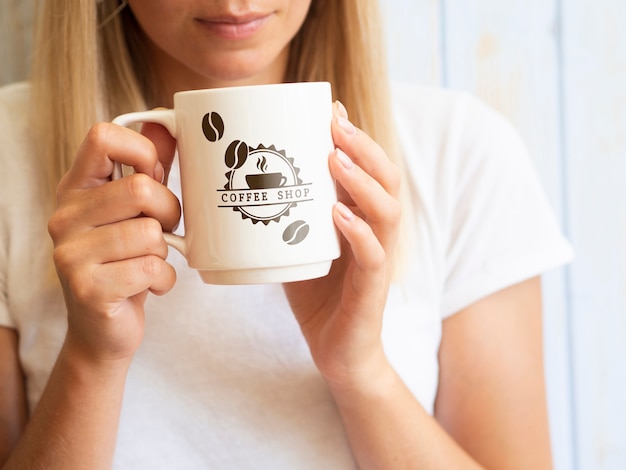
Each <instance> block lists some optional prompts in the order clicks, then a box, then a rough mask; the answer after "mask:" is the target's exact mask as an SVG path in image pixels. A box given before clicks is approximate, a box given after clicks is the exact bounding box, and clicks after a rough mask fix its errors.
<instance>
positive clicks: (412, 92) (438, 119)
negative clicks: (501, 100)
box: [392, 84, 524, 156]
mask: <svg viewBox="0 0 626 470" xmlns="http://www.w3.org/2000/svg"><path fill="white" fill-rule="evenodd" d="M392 106H393V111H394V118H395V120H396V125H397V127H398V130H399V132H400V133H401V134H402V135H403V137H404V138H412V139H413V140H415V141H416V142H415V144H417V145H418V146H422V147H423V146H430V147H433V146H442V145H445V146H446V147H448V148H450V146H452V148H453V149H454V150H455V153H456V155H457V156H459V155H464V154H467V153H468V152H472V151H476V150H479V148H480V149H482V150H485V151H487V150H489V149H490V148H494V147H498V146H504V148H509V149H514V148H515V149H517V150H521V149H522V148H524V144H523V141H522V139H521V138H520V135H519V132H518V131H517V130H516V129H515V127H514V126H513V125H512V124H511V123H510V122H509V120H508V119H507V118H506V117H505V116H503V115H502V114H501V113H499V112H498V111H496V110H495V109H493V108H491V107H490V106H488V105H487V104H485V103H484V102H483V101H482V100H480V99H479V98H477V97H476V96H474V95H472V94H471V93H468V92H465V91H458V90H452V89H445V88H435V87H422V86H416V85H412V84H394V86H393V88H392Z"/></svg>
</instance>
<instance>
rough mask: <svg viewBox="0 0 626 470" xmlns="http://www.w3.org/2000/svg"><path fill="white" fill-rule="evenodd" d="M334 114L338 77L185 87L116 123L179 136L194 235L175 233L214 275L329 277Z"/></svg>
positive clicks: (250, 279)
mask: <svg viewBox="0 0 626 470" xmlns="http://www.w3.org/2000/svg"><path fill="white" fill-rule="evenodd" d="M331 119H332V98H331V90H330V84H329V83H326V82H315V83H311V82H309V83H289V84H276V85H259V86H246V87H233V88H221V89H209V90H194V91H183V92H179V93H176V94H175V95H174V108H173V109H165V110H154V111H145V112H137V113H129V114H124V115H121V116H118V117H117V118H115V119H114V120H113V122H114V123H117V124H120V125H123V126H128V125H129V124H132V123H138V122H156V123H159V124H162V125H163V126H165V127H166V128H167V129H168V131H169V132H170V133H171V134H172V136H174V137H175V138H176V140H177V145H178V155H179V164H180V173H181V190H182V206H183V214H184V227H185V234H184V236H178V235H173V234H169V233H165V234H164V237H165V240H166V242H167V243H168V244H170V245H171V246H173V247H174V248H176V249H177V250H178V251H180V252H181V253H182V254H183V255H184V256H185V257H186V258H187V262H188V264H189V266H190V267H192V268H195V269H197V270H198V271H199V273H200V277H201V278H202V280H203V281H204V282H206V283H210V284H259V283H271V282H291V281H299V280H305V279H313V278H316V277H321V276H324V275H326V274H327V273H328V271H329V270H330V265H331V263H332V260H333V259H336V258H338V257H339V254H340V249H339V238H338V234H337V231H336V228H335V226H334V223H333V220H332V207H333V205H334V204H335V202H336V200H337V195H336V191H335V183H334V181H333V179H332V178H331V175H330V172H329V169H328V156H329V154H330V152H331V151H332V150H333V148H334V144H333V140H332V136H331V130H330V125H331ZM120 176H121V171H120V168H119V166H118V167H117V168H116V171H115V174H114V178H117V177H120Z"/></svg>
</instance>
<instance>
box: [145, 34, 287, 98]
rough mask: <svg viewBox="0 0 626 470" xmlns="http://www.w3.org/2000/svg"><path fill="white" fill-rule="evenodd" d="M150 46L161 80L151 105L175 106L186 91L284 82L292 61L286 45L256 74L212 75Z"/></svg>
mask: <svg viewBox="0 0 626 470" xmlns="http://www.w3.org/2000/svg"><path fill="white" fill-rule="evenodd" d="M147 47H148V49H150V54H149V57H150V58H151V60H150V61H151V64H152V65H151V66H152V73H153V76H154V78H155V80H156V81H157V83H158V85H157V87H155V90H154V92H155V96H154V98H153V99H152V100H151V101H152V102H151V103H148V105H149V106H150V107H158V106H166V107H172V106H173V97H174V93H176V92H178V91H183V90H200V89H207V88H227V87H234V86H246V85H265V84H272V83H281V82H283V81H284V79H285V73H286V70H287V62H288V60H289V48H285V49H284V50H283V51H282V52H281V53H280V55H279V56H278V57H277V58H276V59H275V60H274V61H273V62H272V64H270V66H268V67H266V68H264V69H262V70H260V71H258V72H256V73H253V74H242V75H241V76H237V75H234V76H216V77H208V76H205V75H202V74H200V73H198V72H196V71H194V70H192V69H190V68H188V67H185V66H184V65H183V64H181V63H180V62H178V61H176V60H175V59H173V58H172V57H170V56H169V55H167V54H165V53H164V52H163V51H161V50H160V49H159V48H157V47H156V46H154V45H152V44H150V42H149V41H148V45H147Z"/></svg>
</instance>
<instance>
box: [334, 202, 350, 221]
mask: <svg viewBox="0 0 626 470" xmlns="http://www.w3.org/2000/svg"><path fill="white" fill-rule="evenodd" d="M335 207H336V208H337V211H338V212H339V215H341V218H342V219H344V220H347V221H351V220H352V219H354V213H353V212H352V211H351V210H350V209H348V206H346V205H345V204H344V203H342V202H337V204H335Z"/></svg>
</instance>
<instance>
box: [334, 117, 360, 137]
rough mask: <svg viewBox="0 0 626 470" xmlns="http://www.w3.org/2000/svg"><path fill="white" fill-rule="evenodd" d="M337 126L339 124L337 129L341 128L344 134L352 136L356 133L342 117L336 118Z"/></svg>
mask: <svg viewBox="0 0 626 470" xmlns="http://www.w3.org/2000/svg"><path fill="white" fill-rule="evenodd" d="M337 124H339V127H341V128H342V129H343V131H344V132H345V133H346V134H349V135H352V134H354V133H355V132H356V128H355V127H354V125H353V124H352V123H351V122H350V121H348V120H347V119H346V118H344V117H341V116H338V117H337Z"/></svg>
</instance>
